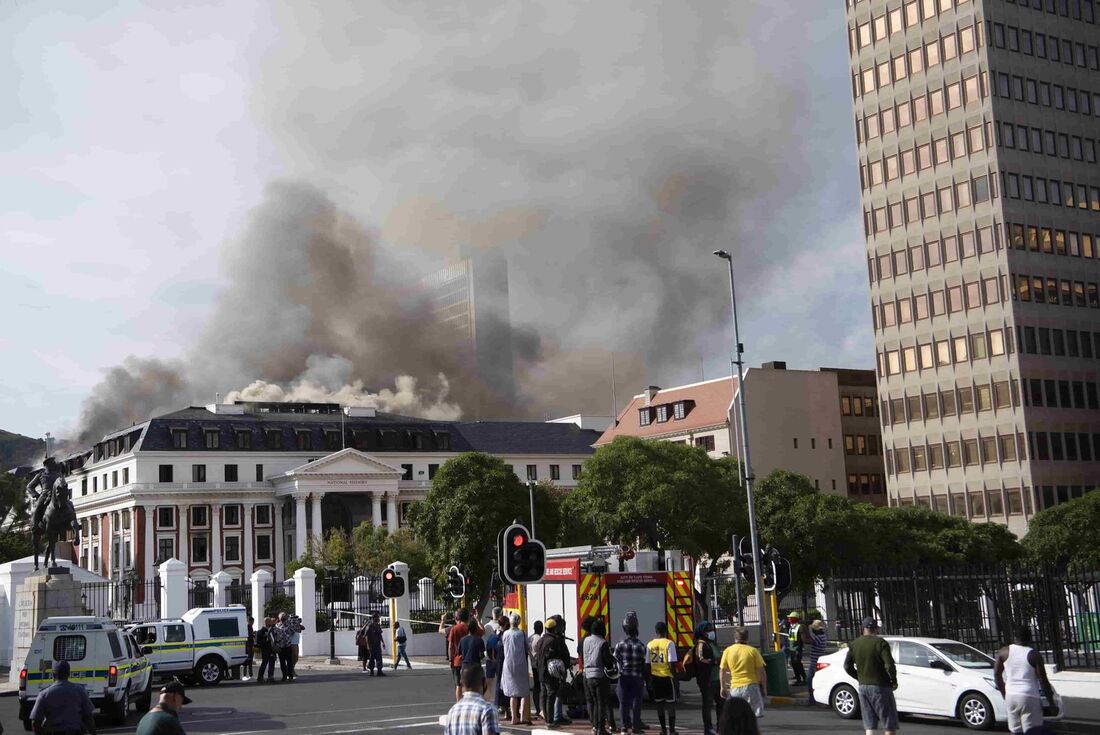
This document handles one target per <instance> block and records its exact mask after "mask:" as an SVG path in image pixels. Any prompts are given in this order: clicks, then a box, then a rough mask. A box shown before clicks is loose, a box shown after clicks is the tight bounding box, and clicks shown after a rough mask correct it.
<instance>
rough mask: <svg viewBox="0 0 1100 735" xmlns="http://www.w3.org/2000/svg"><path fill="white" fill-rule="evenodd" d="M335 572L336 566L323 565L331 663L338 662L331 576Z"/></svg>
mask: <svg viewBox="0 0 1100 735" xmlns="http://www.w3.org/2000/svg"><path fill="white" fill-rule="evenodd" d="M334 574H336V567H325V587H327V588H328V662H329V663H330V664H332V665H336V664H338V663H340V659H338V658H336V602H335V600H334V599H333V594H332V576H333V575H334Z"/></svg>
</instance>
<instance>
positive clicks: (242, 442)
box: [233, 429, 252, 449]
mask: <svg viewBox="0 0 1100 735" xmlns="http://www.w3.org/2000/svg"><path fill="white" fill-rule="evenodd" d="M233 436H234V437H235V438H236V440H237V449H251V448H252V432H251V431H248V430H247V429H245V430H241V429H238V430H237V431H236V432H234V434H233Z"/></svg>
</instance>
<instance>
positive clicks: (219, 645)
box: [127, 605, 248, 686]
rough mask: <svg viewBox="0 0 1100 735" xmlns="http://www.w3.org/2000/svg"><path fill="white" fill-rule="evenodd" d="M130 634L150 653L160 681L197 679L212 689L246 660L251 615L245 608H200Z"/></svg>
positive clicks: (144, 625)
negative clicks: (246, 643)
mask: <svg viewBox="0 0 1100 735" xmlns="http://www.w3.org/2000/svg"><path fill="white" fill-rule="evenodd" d="M127 630H128V631H129V632H130V633H131V634H132V635H133V636H134V639H135V640H136V641H137V642H138V644H140V645H141V646H142V648H143V650H146V651H147V653H148V656H149V662H150V663H151V664H152V666H153V675H154V676H156V677H158V678H161V677H173V676H177V677H180V678H192V677H193V678H194V680H195V681H196V682H197V683H199V684H201V685H203V686H211V685H214V684H217V683H218V682H220V681H221V680H222V678H223V677H224V676H225V672H226V671H227V670H229V669H230V668H232V667H234V666H240V665H241V664H242V663H244V661H245V658H246V656H245V642H246V641H247V638H248V614H247V613H246V612H245V609H244V607H243V606H241V605H231V606H230V607H196V608H193V609H191V610H188V611H187V612H186V613H184V614H183V617H182V618H176V619H172V620H157V621H155V622H151V623H140V624H138V625H133V626H130V627H129V628H127Z"/></svg>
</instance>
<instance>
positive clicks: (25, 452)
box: [0, 429, 46, 472]
mask: <svg viewBox="0 0 1100 735" xmlns="http://www.w3.org/2000/svg"><path fill="white" fill-rule="evenodd" d="M45 449H46V442H44V441H42V440H41V439H32V438H30V437H29V436H23V435H22V434H13V433H11V432H10V431H4V430H3V429H0V472H7V471H8V470H10V469H11V468H12V467H18V466H19V465H22V464H37V463H38V462H40V461H41V460H42V453H43V451H45Z"/></svg>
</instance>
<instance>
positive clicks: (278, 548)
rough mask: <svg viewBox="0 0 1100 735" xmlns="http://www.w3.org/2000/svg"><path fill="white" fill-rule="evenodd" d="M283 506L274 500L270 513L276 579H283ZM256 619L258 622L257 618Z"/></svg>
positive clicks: (279, 500)
mask: <svg viewBox="0 0 1100 735" xmlns="http://www.w3.org/2000/svg"><path fill="white" fill-rule="evenodd" d="M285 504H286V503H285V501H284V500H283V498H274V502H273V503H272V504H271V512H272V514H273V516H272V519H271V520H272V521H273V523H274V526H273V527H274V529H275V531H274V533H275V538H273V539H272V541H273V542H274V546H273V547H272V548H273V551H274V555H275V557H274V561H275V578H276V579H282V578H283V555H284V552H283V507H284V505H285ZM256 619H257V620H259V618H256Z"/></svg>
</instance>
